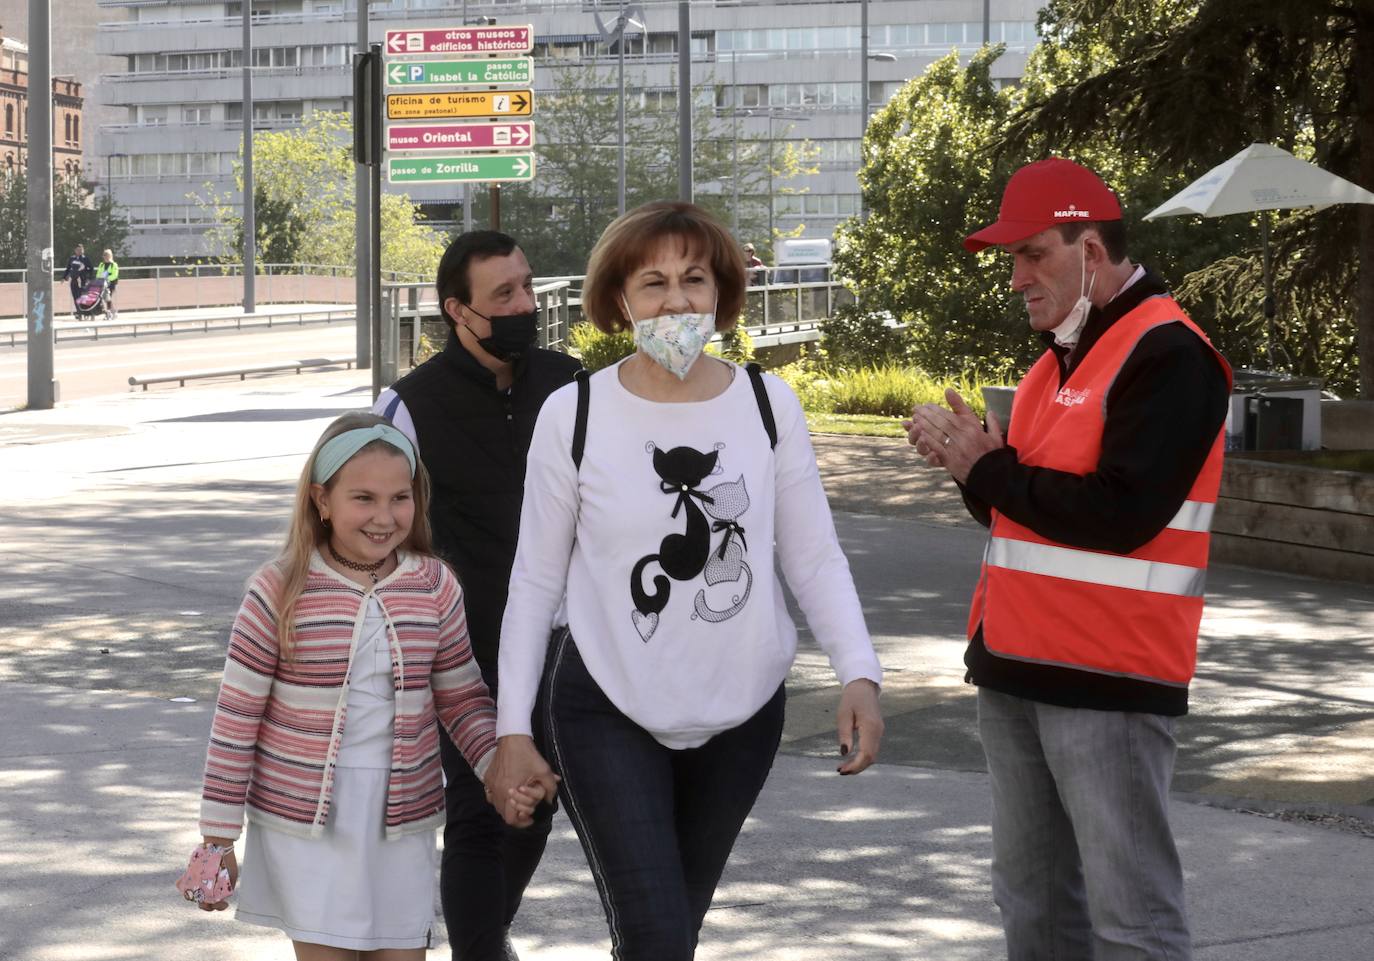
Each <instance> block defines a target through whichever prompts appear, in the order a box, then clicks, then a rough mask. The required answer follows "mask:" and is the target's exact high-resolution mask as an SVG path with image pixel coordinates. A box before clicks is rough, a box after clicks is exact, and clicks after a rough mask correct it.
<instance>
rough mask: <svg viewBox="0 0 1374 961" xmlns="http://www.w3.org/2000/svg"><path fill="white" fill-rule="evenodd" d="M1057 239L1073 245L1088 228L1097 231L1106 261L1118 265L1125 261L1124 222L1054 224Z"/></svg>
mask: <svg viewBox="0 0 1374 961" xmlns="http://www.w3.org/2000/svg"><path fill="white" fill-rule="evenodd" d="M1054 226H1055V229H1056V230H1058V231H1059V237H1060V239H1061V240H1063V241H1064V243H1066V244H1072V243H1075V242H1076V241H1077V240H1078V238H1079V237H1082V236H1083V234H1084V233H1086V232H1087V230H1088V229H1089V228H1092V229H1093V230H1096V231H1097V236H1098V237H1099V238H1100V239H1101V240H1102V247H1103V249H1105V250H1106V251H1107V259H1108V260H1110V261H1111V262H1112V263H1114V264H1119V263H1121V262H1122V261H1123V260H1125V259H1126V222H1125V221H1123V220H1091V221H1088V222H1086V223H1083V222H1080V223H1068V224H1055V225H1054Z"/></svg>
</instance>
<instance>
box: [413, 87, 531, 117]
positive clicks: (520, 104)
mask: <svg viewBox="0 0 1374 961" xmlns="http://www.w3.org/2000/svg"><path fill="white" fill-rule="evenodd" d="M532 113H534V91H533V90H485V91H476V90H473V91H466V90H464V91H453V92H449V93H393V94H390V95H388V96H387V98H386V116H387V119H388V120H431V119H437V118H440V117H528V116H529V115H530V114H532Z"/></svg>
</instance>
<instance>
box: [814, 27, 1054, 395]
mask: <svg viewBox="0 0 1374 961" xmlns="http://www.w3.org/2000/svg"><path fill="white" fill-rule="evenodd" d="M1001 53H1002V48H1001V47H1000V46H994V47H988V48H985V49H983V50H981V51H979V52H978V53H977V54H976V55H974V57H973V59H972V62H971V63H970V64H969V65H968V67H967V68H963V67H961V66H960V65H959V57H958V54H957V53H951V54H949V55H948V56H946V57H944V58H942V59H941V60H938V61H936V62H935V63H934V64H932V65H931V66H930V67H929V69H927V71H926V72H925V74H923V75H922V76H920V77H916V78H914V79H913V80H911V81H909V82H908V83H907V84H906V85H905V86H903V87H902V89H901V90H899V91H898V92H897V93H896V94H895V95H894V96H893V97H892V99H891V100H889V101H888V103H887V105H886V106H884V107H883V108H882V109H881V110H879V111H878V112H877V113H876V114H874V116H873V117H872V119H871V120H870V121H869V125H868V130H867V131H866V132H865V135H864V141H863V159H864V165H863V169H862V171H861V172H860V188H861V189H862V190H863V194H864V205H865V207H866V209H867V211H868V218H867V220H865V221H859V220H851V221H848V222H846V223H845V224H843V225H842V226H841V228H840V230H839V232H838V243H837V250H836V254H835V264H836V268H837V272H838V273H839V275H840V276H842V277H845V278H848V279H849V280H850V281H851V283H853V285H854V287H855V290H856V293H857V294H858V298H859V302H860V304H861V306H862V309H863V311H864V312H867V313H870V314H884V313H886V314H890V315H891V316H892V317H894V318H895V319H896V320H897V321H898V322H899V323H903V324H905V325H906V329H907V331H908V332H909V336H910V337H911V339H912V356H913V357H914V358H915V359H916V360H917V362H918V363H919V364H921V365H922V366H923V367H925V368H926V369H927V370H928V371H930V372H931V373H932V374H952V373H957V372H960V371H964V370H970V369H981V370H983V371H985V372H989V373H1010V371H1011V369H1013V368H1016V367H1024V366H1025V364H1026V363H1027V362H1028V361H1029V359H1030V358H1031V356H1032V355H1033V349H1032V345H1031V340H1030V338H1029V337H1028V335H1027V331H1026V324H1025V321H1024V318H1023V316H1022V312H1021V310H1020V307H1019V306H1018V305H1013V303H1012V300H1011V297H1010V296H1009V291H1008V290H1007V287H1006V284H1005V283H1003V282H1001V281H1002V278H1000V277H995V276H993V275H991V271H990V269H989V267H990V263H984V264H980V263H979V262H978V261H975V260H974V259H973V258H972V257H971V256H970V255H969V254H968V253H967V252H966V251H965V250H964V249H963V247H962V246H961V241H962V240H963V238H964V237H965V236H967V235H968V234H969V233H972V232H973V231H974V230H977V229H978V228H979V227H981V226H983V225H984V224H986V223H988V222H989V221H990V220H991V219H993V218H994V217H995V216H996V211H997V204H998V200H999V193H1000V190H1001V185H1002V184H1003V183H1005V182H1006V179H1007V177H1008V176H1009V175H1010V173H1011V171H1013V170H1015V169H1016V167H1017V166H1018V165H1019V164H1018V163H1017V162H1016V160H1015V159H1014V158H1012V157H1010V156H1004V157H1000V158H998V157H993V156H992V155H991V153H990V151H989V149H988V147H989V145H990V144H991V143H992V142H993V140H994V138H995V137H996V135H997V133H998V132H999V131H1000V130H1001V129H1002V127H1003V125H1004V124H1005V121H1006V117H1007V116H1008V115H1009V113H1010V111H1011V99H1012V97H1013V95H1014V94H1013V93H1012V92H1010V91H999V90H997V89H996V86H995V85H994V84H993V82H992V78H991V75H990V72H989V68H990V66H991V64H992V62H993V61H994V60H995V59H996V58H997V57H998V56H1000V55H1001ZM987 259H988V260H989V261H990V259H991V258H990V257H989V258H987Z"/></svg>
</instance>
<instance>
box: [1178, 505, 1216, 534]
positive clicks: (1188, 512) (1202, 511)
mask: <svg viewBox="0 0 1374 961" xmlns="http://www.w3.org/2000/svg"><path fill="white" fill-rule="evenodd" d="M1216 508H1217V505H1216V504H1209V503H1207V502H1206V501H1184V502H1183V506H1182V507H1180V508H1179V509H1178V513H1177V514H1175V515H1174V519H1173V520H1171V521H1169V523H1168V524H1167V525H1166V526H1167V527H1169V529H1171V530H1176V531H1196V532H1197V533H1199V534H1206V533H1207V532H1209V531H1210V530H1211V529H1212V514H1214V513H1215V512H1216Z"/></svg>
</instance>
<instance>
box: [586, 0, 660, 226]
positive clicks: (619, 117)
mask: <svg viewBox="0 0 1374 961" xmlns="http://www.w3.org/2000/svg"><path fill="white" fill-rule="evenodd" d="M594 16H595V17H596V29H597V30H599V31H600V32H601V39H602V40H603V41H605V42H606V43H607V44H610V43H614V44H615V45H616V53H617V57H616V60H617V63H618V64H619V70H620V98H619V100H618V101H617V106H616V127H617V128H618V130H619V132H620V154H619V156H618V158H617V160H616V186H617V194H616V211H617V213H618V214H619V215H623V214H624V213H625V30H626V28H627V27H634V28H635V29H636V30H638V31H640V32H641V33H642V32H643V31H644V30H645V29H647V28H646V27H645V26H644V22H643V17H644V11H643V10H642V9H641V8H640V7H639V6H638V5H635V6H633V7H626V6H625V0H620V15H619V16H617V17H616V18H615V25H614V26H612V27H611V28H610V29H607V28H606V25H605V24H604V23H602V22H601V14H599V13H598V14H594ZM636 18H639V19H636Z"/></svg>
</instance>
